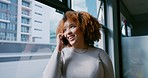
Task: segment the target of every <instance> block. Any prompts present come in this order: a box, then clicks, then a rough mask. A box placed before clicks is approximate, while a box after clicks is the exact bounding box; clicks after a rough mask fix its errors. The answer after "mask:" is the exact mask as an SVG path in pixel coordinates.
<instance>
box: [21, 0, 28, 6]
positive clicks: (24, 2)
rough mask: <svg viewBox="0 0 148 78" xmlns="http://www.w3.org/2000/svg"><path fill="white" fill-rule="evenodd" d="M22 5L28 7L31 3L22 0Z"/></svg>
mask: <svg viewBox="0 0 148 78" xmlns="http://www.w3.org/2000/svg"><path fill="white" fill-rule="evenodd" d="M22 5H23V6H26V7H30V3H29V2H27V1H24V0H23V1H22Z"/></svg>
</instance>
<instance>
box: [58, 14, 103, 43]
mask: <svg viewBox="0 0 148 78" xmlns="http://www.w3.org/2000/svg"><path fill="white" fill-rule="evenodd" d="M67 19H71V20H72V21H74V22H76V25H77V26H78V27H79V28H80V30H82V32H84V41H85V43H86V44H87V45H89V46H93V45H94V41H99V39H100V38H101V33H100V29H101V25H100V23H99V22H98V20H97V19H96V18H95V17H93V16H92V15H90V14H89V13H87V12H84V11H80V12H77V11H67V12H66V13H65V14H64V16H63V18H62V20H61V21H60V23H59V25H58V27H57V31H56V34H58V33H63V30H64V23H65V22H66V21H67Z"/></svg>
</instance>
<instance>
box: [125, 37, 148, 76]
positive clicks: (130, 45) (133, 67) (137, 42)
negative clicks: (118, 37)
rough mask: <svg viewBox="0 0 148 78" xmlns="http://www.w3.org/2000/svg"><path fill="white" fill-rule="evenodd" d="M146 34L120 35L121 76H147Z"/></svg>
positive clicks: (147, 39)
mask: <svg viewBox="0 0 148 78" xmlns="http://www.w3.org/2000/svg"><path fill="white" fill-rule="evenodd" d="M147 46H148V36H137V37H122V59H123V60H122V62H123V63H122V64H123V76H124V77H123V78H147V77H148V74H147V73H148V67H147V65H148V62H147V59H148V48H147Z"/></svg>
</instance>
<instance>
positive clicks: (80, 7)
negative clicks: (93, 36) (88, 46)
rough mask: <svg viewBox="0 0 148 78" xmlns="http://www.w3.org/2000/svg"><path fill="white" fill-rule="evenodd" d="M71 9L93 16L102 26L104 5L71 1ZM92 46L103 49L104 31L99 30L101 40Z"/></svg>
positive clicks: (94, 1)
mask: <svg viewBox="0 0 148 78" xmlns="http://www.w3.org/2000/svg"><path fill="white" fill-rule="evenodd" d="M72 9H73V10H76V11H86V12H89V13H90V14H91V15H93V16H94V17H95V18H97V19H98V21H99V22H100V23H101V24H102V26H104V5H103V3H102V2H101V1H100V0H81V1H80V0H72ZM94 43H95V44H94V46H96V47H100V48H103V49H105V29H104V28H102V30H101V39H100V40H99V42H94Z"/></svg>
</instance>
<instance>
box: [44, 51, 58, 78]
mask: <svg viewBox="0 0 148 78" xmlns="http://www.w3.org/2000/svg"><path fill="white" fill-rule="evenodd" d="M60 58H61V52H58V51H56V50H55V51H54V53H53V54H52V56H51V58H50V60H49V62H48V64H47V65H46V68H45V70H44V72H43V78H61V60H60Z"/></svg>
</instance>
